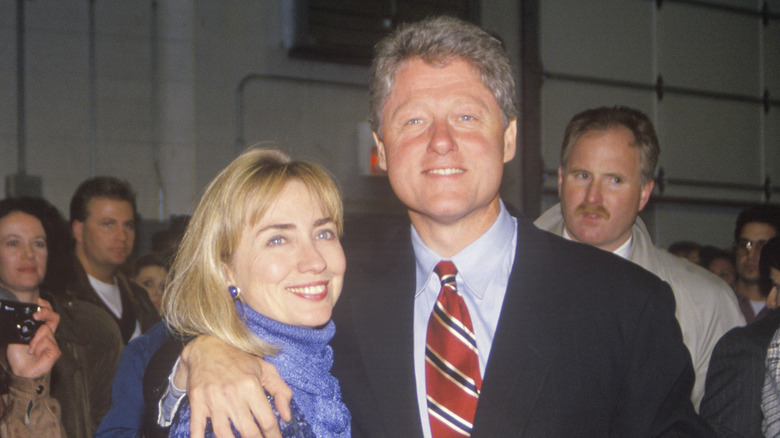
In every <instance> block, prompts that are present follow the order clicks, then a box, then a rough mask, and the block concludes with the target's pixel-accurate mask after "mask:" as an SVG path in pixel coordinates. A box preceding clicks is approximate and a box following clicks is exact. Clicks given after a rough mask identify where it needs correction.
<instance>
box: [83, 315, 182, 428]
mask: <svg viewBox="0 0 780 438" xmlns="http://www.w3.org/2000/svg"><path fill="white" fill-rule="evenodd" d="M169 336H170V331H169V330H168V326H167V325H166V323H165V321H159V322H158V323H157V324H155V325H153V326H152V328H150V329H149V330H148V331H147V332H146V333H144V334H143V335H141V336H139V337H137V338H135V339H133V340H131V341H130V342H129V343H128V344H127V346H126V347H125V348H124V349H123V350H122V355H121V356H120V358H119V365H118V367H117V370H116V374H114V382H113V385H112V387H111V407H110V409H109V410H108V412H106V415H104V416H103V419H102V420H101V422H100V426H98V429H97V431H96V432H95V436H94V438H136V437H139V436H142V433H143V427H144V424H145V422H146V418H145V415H146V412H147V411H148V410H149V407H148V406H147V405H146V402H145V400H144V394H143V382H144V374H145V372H146V367H147V366H148V364H149V361H150V360H151V359H152V357H153V356H154V354H155V352H157V350H158V349H159V348H160V347H161V346H162V345H163V344H164V343H165V342H166V341H168V340H169Z"/></svg>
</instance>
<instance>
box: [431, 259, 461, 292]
mask: <svg viewBox="0 0 780 438" xmlns="http://www.w3.org/2000/svg"><path fill="white" fill-rule="evenodd" d="M433 272H435V273H436V275H438V276H439V280H441V285H442V286H444V285H449V284H454V283H455V275H457V273H458V268H456V267H455V264H453V263H452V262H451V261H449V260H442V261H440V262H439V264H437V265H436V267H435V268H433Z"/></svg>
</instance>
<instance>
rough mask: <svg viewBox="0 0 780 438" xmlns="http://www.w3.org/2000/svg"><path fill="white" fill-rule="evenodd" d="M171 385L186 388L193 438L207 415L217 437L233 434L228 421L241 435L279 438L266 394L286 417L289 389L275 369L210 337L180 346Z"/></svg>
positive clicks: (198, 437)
mask: <svg viewBox="0 0 780 438" xmlns="http://www.w3.org/2000/svg"><path fill="white" fill-rule="evenodd" d="M184 382H186V385H185V384H184ZM174 384H175V385H176V386H177V387H180V388H184V387H186V388H187V394H188V395H189V402H190V409H191V423H190V432H191V433H192V437H193V438H200V437H203V434H204V431H205V429H206V419H207V418H211V424H212V426H213V428H214V433H215V434H216V436H217V437H231V438H232V437H233V432H232V431H231V429H230V422H231V421H232V422H233V426H234V427H235V428H236V430H238V431H239V432H240V433H241V436H242V437H245V438H252V437H266V438H272V437H281V433H280V432H279V424H278V422H277V419H276V417H275V416H274V413H273V411H272V409H271V405H270V404H269V403H268V399H267V398H266V396H265V392H267V393H269V394H271V395H272V396H273V397H274V402H275V405H276V409H277V410H278V411H279V414H280V415H281V416H282V419H284V420H285V421H289V420H290V400H291V399H292V390H290V388H289V387H288V386H287V384H286V383H284V381H283V380H282V378H281V377H280V376H279V373H278V372H277V371H276V368H275V367H274V366H273V365H271V364H269V363H268V362H266V361H264V360H262V359H261V358H259V357H257V356H253V355H251V354H248V353H245V352H243V351H241V350H239V349H237V348H235V347H232V346H230V345H228V344H226V343H225V342H223V341H221V340H219V339H217V338H215V337H213V336H207V335H204V336H199V337H197V338H196V339H194V340H193V341H192V342H190V343H189V344H188V345H187V346H186V347H185V348H184V350H183V351H182V354H181V361H180V363H179V369H178V371H177V373H176V376H175V377H174ZM179 384H181V385H182V386H179ZM258 424H259V425H260V427H259V429H258Z"/></svg>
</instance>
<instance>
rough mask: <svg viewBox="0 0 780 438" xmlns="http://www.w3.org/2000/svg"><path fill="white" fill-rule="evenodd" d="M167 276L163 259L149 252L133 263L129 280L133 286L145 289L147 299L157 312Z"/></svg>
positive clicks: (166, 266)
mask: <svg viewBox="0 0 780 438" xmlns="http://www.w3.org/2000/svg"><path fill="white" fill-rule="evenodd" d="M167 276H168V265H167V264H166V263H165V259H164V258H163V257H161V256H160V255H158V254H157V253H154V252H150V253H147V254H144V255H142V256H140V257H138V258H137V259H136V260H135V261H133V270H132V275H131V277H130V278H131V279H132V280H133V281H134V282H135V284H137V285H139V286H141V287H143V288H144V289H146V292H147V293H148V294H149V299H150V300H151V301H152V304H154V307H156V308H157V309H158V310H159V309H160V303H161V301H162V295H163V291H164V290H165V278H166V277H167Z"/></svg>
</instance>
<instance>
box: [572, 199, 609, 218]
mask: <svg viewBox="0 0 780 438" xmlns="http://www.w3.org/2000/svg"><path fill="white" fill-rule="evenodd" d="M574 214H575V215H577V216H580V215H585V214H592V215H597V216H601V217H603V218H604V219H606V220H609V218H610V216H611V215H610V214H609V211H607V209H606V208H604V207H602V206H601V205H596V204H585V203H583V204H580V205H578V206H577V209H576V210H574Z"/></svg>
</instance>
